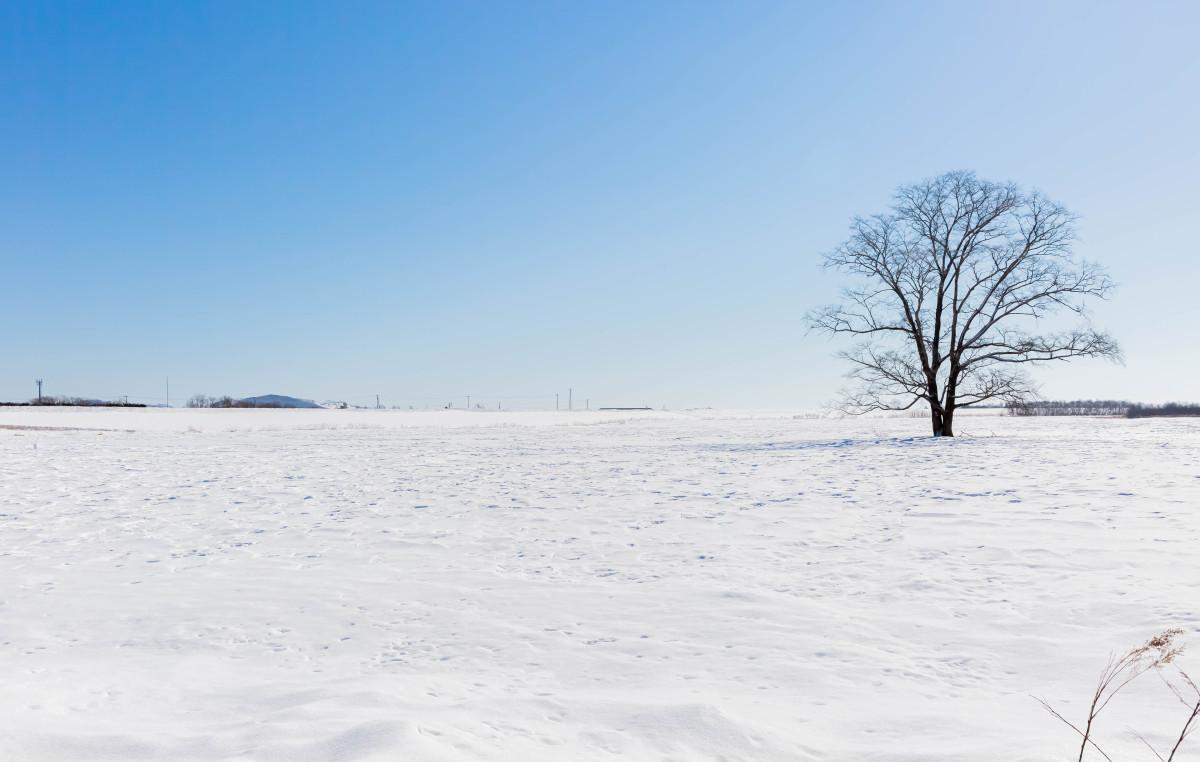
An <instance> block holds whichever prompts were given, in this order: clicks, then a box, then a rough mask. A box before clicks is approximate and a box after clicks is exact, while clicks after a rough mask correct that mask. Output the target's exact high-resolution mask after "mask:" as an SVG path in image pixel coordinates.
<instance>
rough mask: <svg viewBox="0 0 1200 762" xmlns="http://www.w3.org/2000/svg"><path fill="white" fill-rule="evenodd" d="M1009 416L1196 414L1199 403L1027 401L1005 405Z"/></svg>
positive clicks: (1199, 411)
mask: <svg viewBox="0 0 1200 762" xmlns="http://www.w3.org/2000/svg"><path fill="white" fill-rule="evenodd" d="M1005 408H1006V409H1007V410H1008V414H1009V415H1017V416H1043V415H1088V416H1096V415H1107V416H1124V417H1126V418H1152V417H1172V416H1191V415H1197V416H1200V405H1192V404H1185V403H1182V402H1167V403H1165V404H1162V405H1143V404H1141V403H1136V402H1128V401H1126V400H1029V401H1025V402H1010V403H1008V404H1007V405H1005Z"/></svg>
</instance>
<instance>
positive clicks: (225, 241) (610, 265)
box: [0, 2, 1200, 407]
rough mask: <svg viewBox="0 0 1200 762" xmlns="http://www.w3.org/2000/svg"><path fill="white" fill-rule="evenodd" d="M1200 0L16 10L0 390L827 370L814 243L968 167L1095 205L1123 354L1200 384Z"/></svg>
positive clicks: (811, 400)
mask: <svg viewBox="0 0 1200 762" xmlns="http://www.w3.org/2000/svg"><path fill="white" fill-rule="evenodd" d="M1197 28H1200V5H1198V4H1196V3H1190V2H1187V3H1184V2H1180V3H1175V4H1146V3H1138V4H1134V3H1124V4H1106V3H1092V2H1088V3H1032V2H1030V3H1020V2H1018V3H945V4H938V3H932V2H929V3H926V2H921V3H916V2H912V3H908V2H904V3H901V2H895V3H892V2H888V3H877V4H876V3H842V4H833V3H822V4H804V3H799V2H790V3H779V4H774V3H723V2H722V3H718V2H686V3H683V2H681V3H616V2H596V3H585V2H578V3H551V2H529V3H516V2H515V3H508V4H502V3H456V2H439V3H428V4H421V5H404V4H400V3H380V4H359V3H337V4H334V3H330V4H327V5H324V6H320V5H306V4H302V3H265V2H264V3H233V2H230V3H216V2H213V3H209V2H206V3H191V4H188V3H156V2H152V3H144V4H142V3H135V2H122V3H106V2H93V3H82V2H81V3H53V4H52V3H28V4H24V5H21V4H12V3H10V4H6V5H5V6H4V8H3V9H2V10H0V108H2V111H0V145H2V146H3V152H4V171H3V173H0V230H2V231H3V253H2V255H0V256H2V261H3V277H4V280H3V284H4V286H3V292H4V294H3V299H2V300H0V320H2V321H3V325H4V326H5V330H4V333H3V335H4V338H3V344H2V345H0V356H2V358H3V359H2V360H0V399H26V398H28V397H29V396H31V395H32V394H33V392H34V386H33V379H34V378H35V377H38V376H41V377H44V378H45V379H46V389H47V392H48V393H55V394H77V395H88V396H104V397H112V396H117V395H123V394H127V395H129V396H130V397H131V398H133V399H141V400H144V401H147V402H156V401H160V400H161V397H162V393H163V378H164V377H166V376H170V378H171V394H172V397H173V398H174V400H175V401H176V402H179V401H181V400H182V399H183V398H184V397H185V396H187V395H190V394H193V393H197V392H205V393H208V394H220V393H230V394H234V395H239V396H241V395H249V394H262V393H268V392H278V393H288V394H296V395H299V396H306V397H313V398H317V399H329V398H335V399H348V400H351V401H356V402H373V401H374V395H375V394H380V395H382V398H383V401H384V402H385V403H388V404H403V405H409V404H414V405H424V404H439V403H444V402H445V401H448V400H449V399H451V398H454V397H458V398H461V396H462V395H465V394H468V393H470V394H474V395H475V397H476V399H481V400H484V401H487V402H489V404H491V403H492V402H493V401H494V400H496V399H497V398H500V397H503V398H506V399H507V400H508V401H509V403H508V404H510V405H512V406H517V405H520V404H527V405H532V404H540V401H541V400H547V401H548V402H549V404H552V401H553V396H552V395H553V394H554V392H556V391H561V392H563V393H564V395H565V392H566V389H567V388H568V387H569V386H573V387H574V388H575V390H576V392H575V393H576V397H577V399H585V398H587V399H591V400H592V401H593V405H595V404H617V403H638V404H641V403H647V404H652V405H659V404H664V403H665V404H667V405H669V406H672V407H683V406H689V405H714V406H756V407H776V406H802V405H813V404H819V403H821V402H823V401H825V400H828V399H830V398H832V397H833V396H834V394H835V392H836V390H837V389H838V387H839V386H840V385H841V383H842V380H841V374H842V372H843V370H844V369H843V368H842V367H841V366H840V365H839V363H838V362H837V361H836V360H834V359H833V358H832V357H831V355H832V353H833V352H834V351H835V350H836V348H837V346H838V345H837V344H836V343H834V342H831V341H829V340H828V339H825V338H822V337H817V336H806V335H805V328H804V325H803V320H802V318H803V314H804V313H805V311H806V310H808V309H809V308H810V307H812V306H814V305H817V304H821V303H824V302H827V301H830V300H831V299H833V298H834V297H836V294H837V290H838V288H839V284H840V279H839V278H838V277H837V276H836V275H834V274H831V273H826V272H824V271H823V270H822V269H821V267H820V262H821V253H822V252H824V251H826V250H827V249H829V248H831V247H832V246H834V245H836V244H837V243H838V242H839V241H841V240H842V239H843V238H844V236H845V231H846V228H847V224H848V223H849V221H850V219H851V217H852V216H853V215H855V214H865V213H871V212H875V211H880V210H882V209H883V208H884V207H886V205H887V203H888V200H889V196H890V194H891V192H892V190H893V189H894V188H895V187H896V186H897V185H899V184H902V183H906V182H911V181H915V180H919V179H921V178H923V177H927V176H930V175H934V174H938V173H940V172H943V171H946V170H950V169H960V168H965V169H974V170H976V171H977V172H978V173H979V174H980V175H982V176H984V177H987V178H991V179H998V180H1004V179H1011V180H1015V181H1017V182H1019V183H1021V184H1023V185H1024V186H1026V187H1035V188H1038V189H1041V190H1043V191H1044V192H1046V193H1047V194H1049V195H1051V196H1052V197H1054V198H1056V199H1057V200H1060V201H1062V202H1064V203H1066V204H1067V205H1068V206H1070V207H1071V208H1072V209H1074V210H1075V211H1077V212H1078V213H1079V214H1081V215H1082V218H1083V219H1082V222H1081V234H1082V240H1081V241H1080V243H1079V248H1078V251H1079V253H1081V254H1082V255H1084V256H1086V257H1088V258H1089V259H1094V260H1098V261H1100V262H1102V263H1104V264H1105V265H1107V266H1108V268H1109V269H1110V271H1111V272H1112V273H1113V275H1114V276H1115V278H1116V280H1117V281H1118V282H1119V284H1120V289H1119V291H1118V292H1117V294H1116V297H1115V298H1114V299H1113V300H1112V301H1111V302H1109V303H1106V304H1103V305H1099V306H1098V307H1097V309H1096V313H1095V321H1096V322H1097V323H1098V324H1099V325H1101V326H1103V327H1107V328H1109V329H1110V330H1112V331H1113V332H1114V333H1115V334H1116V335H1117V337H1118V338H1119V339H1120V340H1121V341H1122V343H1123V345H1124V349H1125V353H1126V363H1125V365H1124V366H1114V365H1111V364H1108V363H1104V362H1100V361H1081V362H1079V363H1077V364H1075V365H1073V366H1070V367H1064V368H1058V369H1054V370H1051V371H1042V372H1041V373H1040V378H1041V379H1042V381H1043V391H1044V393H1045V394H1047V395H1048V396H1055V397H1060V396H1069V397H1087V396H1104V397H1123V398H1136V399H1146V400H1163V399H1192V400H1195V399H1200V385H1198V383H1197V381H1196V379H1197V378H1198V377H1200V359H1198V358H1197V353H1196V351H1195V350H1196V348H1197V344H1198V342H1197V340H1196V337H1195V330H1196V326H1200V299H1197V297H1196V294H1195V288H1196V284H1197V282H1200V277H1198V276H1200V251H1198V249H1200V245H1198V244H1197V240H1200V239H1197V237H1196V236H1194V235H1193V234H1192V233H1193V227H1194V224H1195V221H1196V220H1197V219H1198V218H1200V203H1198V201H1200V193H1198V191H1197V182H1198V180H1200V149H1198V148H1197V135H1200V56H1197V54H1196V53H1195V41H1194V33H1195V30H1196V29H1197Z"/></svg>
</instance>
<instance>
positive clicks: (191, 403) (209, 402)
mask: <svg viewBox="0 0 1200 762" xmlns="http://www.w3.org/2000/svg"><path fill="white" fill-rule="evenodd" d="M187 406H188V407H255V408H257V407H271V408H275V407H278V408H281V407H283V405H280V404H279V403H278V402H251V401H249V400H235V399H234V398H233V397H230V396H229V395H225V396H224V397H209V396H207V395H204V394H197V395H195V396H194V397H192V398H191V399H189V400H188V401H187Z"/></svg>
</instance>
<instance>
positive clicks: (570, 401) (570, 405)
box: [567, 386, 575, 410]
mask: <svg viewBox="0 0 1200 762" xmlns="http://www.w3.org/2000/svg"><path fill="white" fill-rule="evenodd" d="M574 400H575V390H574V389H572V388H571V387H569V386H568V387H567V410H574V409H575V402H574Z"/></svg>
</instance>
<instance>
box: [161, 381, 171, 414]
mask: <svg viewBox="0 0 1200 762" xmlns="http://www.w3.org/2000/svg"><path fill="white" fill-rule="evenodd" d="M166 396H167V398H166V399H165V400H163V401H164V402H165V403H166V404H165V405H164V407H171V377H170V376H167V395H166Z"/></svg>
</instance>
